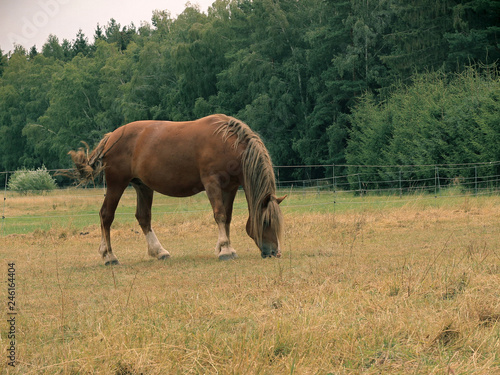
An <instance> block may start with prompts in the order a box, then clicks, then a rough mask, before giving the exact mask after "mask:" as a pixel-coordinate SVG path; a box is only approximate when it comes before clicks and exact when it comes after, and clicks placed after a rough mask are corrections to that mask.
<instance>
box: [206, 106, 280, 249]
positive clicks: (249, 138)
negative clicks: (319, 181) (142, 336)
mask: <svg viewBox="0 0 500 375" xmlns="http://www.w3.org/2000/svg"><path fill="white" fill-rule="evenodd" d="M215 133H216V134H222V138H223V140H224V141H227V140H228V138H229V137H231V136H233V135H234V136H236V139H235V140H234V144H233V147H234V148H237V147H238V145H239V144H246V147H245V150H244V151H243V152H242V154H241V167H242V171H243V180H244V189H245V193H246V197H247V201H248V210H249V215H250V223H251V228H250V230H251V231H252V233H253V234H254V236H255V241H256V242H257V244H258V245H259V247H260V246H261V245H262V234H263V228H264V225H266V226H270V227H271V229H272V230H274V231H275V233H276V234H277V236H278V239H279V240H280V239H281V236H282V231H283V215H282V213H281V210H280V208H279V206H278V202H277V201H276V196H275V193H276V180H275V176H274V170H273V164H272V161H271V157H270V155H269V152H268V151H267V149H266V146H264V143H263V142H262V140H261V139H260V137H259V136H258V135H257V134H256V133H255V132H254V131H253V130H252V129H250V127H249V126H248V125H247V124H245V123H244V122H242V121H240V120H237V119H235V118H233V117H229V116H220V120H219V122H218V127H217V129H216V131H215ZM266 204H267V209H266V210H263V209H262V208H263V207H264V206H265V205H266Z"/></svg>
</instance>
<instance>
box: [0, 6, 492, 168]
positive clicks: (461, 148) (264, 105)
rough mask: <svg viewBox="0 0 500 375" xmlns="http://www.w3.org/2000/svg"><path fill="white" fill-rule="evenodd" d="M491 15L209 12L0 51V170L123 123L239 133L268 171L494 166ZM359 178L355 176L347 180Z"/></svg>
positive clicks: (454, 10)
mask: <svg viewBox="0 0 500 375" xmlns="http://www.w3.org/2000/svg"><path fill="white" fill-rule="evenodd" d="M499 15H500V2H498V1H496V0H463V1H459V0H437V1H436V0H412V1H401V0H300V1H298V0H216V1H215V2H214V3H213V5H212V6H211V7H210V8H209V9H208V11H207V12H201V11H200V9H199V8H198V7H197V6H192V5H190V4H189V3H188V4H187V5H186V8H185V10H184V11H183V13H181V14H180V15H178V16H177V17H176V18H173V17H172V16H171V14H170V13H169V12H168V11H166V10H154V11H152V15H151V20H150V22H144V23H142V24H141V25H133V24H131V25H121V24H119V23H118V22H117V21H116V20H114V19H111V20H110V21H109V22H108V23H107V24H106V25H96V28H95V33H94V35H84V34H83V33H82V32H81V31H80V32H79V33H78V34H77V35H76V36H75V39H74V40H72V41H69V40H59V39H58V37H57V36H56V35H51V36H50V37H49V38H48V40H47V41H46V43H45V44H44V45H43V46H42V47H41V48H40V49H37V47H36V46H33V48H31V49H30V50H25V49H24V48H23V47H21V46H16V48H15V49H14V51H13V52H11V53H5V52H2V51H1V50H0V171H13V170H16V169H19V168H22V167H26V168H37V167H40V166H42V165H44V166H45V167H47V168H49V169H56V168H67V167H69V166H70V159H69V157H68V155H67V153H68V151H69V150H71V149H76V148H78V147H80V146H81V143H80V142H81V141H85V142H87V143H88V144H89V145H90V146H91V147H92V146H93V145H95V144H96V143H97V142H98V140H100V139H101V137H102V136H103V135H104V134H105V133H106V132H109V131H112V130H114V129H116V128H117V127H119V126H120V125H123V124H125V123H127V122H131V121H134V120H144V119H161V120H175V121H180V120H192V119H196V118H199V117H203V116H205V115H208V114H212V113H225V114H228V115H231V116H235V117H237V118H240V119H241V120H243V121H245V122H246V123H248V124H249V125H250V126H251V127H252V128H253V129H254V130H255V131H257V132H258V133H259V134H260V135H261V136H262V138H263V140H264V142H265V143H266V145H267V147H268V149H269V151H270V153H271V155H272V158H273V162H274V164H275V165H309V164H353V165H358V164H359V165H364V164H371V165H374V164H396V165H397V164H434V163H476V162H489V161H498V160H500V148H499V147H498V145H499V144H500V142H499V141H500V79H499V75H498V73H499V68H498V65H497V62H498V60H499V59H500V17H499ZM352 168H354V169H355V167H352Z"/></svg>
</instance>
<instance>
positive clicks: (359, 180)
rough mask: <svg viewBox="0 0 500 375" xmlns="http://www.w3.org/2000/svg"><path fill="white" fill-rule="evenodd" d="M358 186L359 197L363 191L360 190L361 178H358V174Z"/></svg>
mask: <svg viewBox="0 0 500 375" xmlns="http://www.w3.org/2000/svg"><path fill="white" fill-rule="evenodd" d="M358 184H359V195H360V196H363V190H362V189H361V177H359V173H358Z"/></svg>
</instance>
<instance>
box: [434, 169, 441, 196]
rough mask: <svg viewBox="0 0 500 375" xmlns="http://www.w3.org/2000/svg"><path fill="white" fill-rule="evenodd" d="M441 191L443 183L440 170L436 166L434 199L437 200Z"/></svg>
mask: <svg viewBox="0 0 500 375" xmlns="http://www.w3.org/2000/svg"><path fill="white" fill-rule="evenodd" d="M439 191H441V181H440V179H439V169H438V166H437V165H436V172H435V173H434V198H437V194H438V192H439Z"/></svg>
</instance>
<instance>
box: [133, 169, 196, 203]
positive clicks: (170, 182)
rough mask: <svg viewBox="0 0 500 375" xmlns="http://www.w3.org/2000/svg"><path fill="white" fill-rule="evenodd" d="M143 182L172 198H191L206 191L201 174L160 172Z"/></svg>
mask: <svg viewBox="0 0 500 375" xmlns="http://www.w3.org/2000/svg"><path fill="white" fill-rule="evenodd" d="M141 180H142V181H143V182H144V183H145V184H146V185H148V186H149V187H150V188H151V189H153V190H154V191H157V192H158V193H161V194H164V195H168V196H171V197H189V196H191V195H195V194H198V193H199V192H200V191H203V190H205V188H204V187H203V184H202V182H201V180H200V178H199V174H197V173H196V174H193V173H178V172H171V173H169V171H158V172H157V173H155V174H152V175H149V176H142V178H141Z"/></svg>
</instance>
